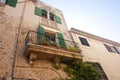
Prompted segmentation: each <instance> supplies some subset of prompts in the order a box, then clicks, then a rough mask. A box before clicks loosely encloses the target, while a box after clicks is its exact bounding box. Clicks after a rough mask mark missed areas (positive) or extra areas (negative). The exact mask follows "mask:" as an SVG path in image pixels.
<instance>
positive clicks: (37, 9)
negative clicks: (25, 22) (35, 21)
mask: <svg viewBox="0 0 120 80" xmlns="http://www.w3.org/2000/svg"><path fill="white" fill-rule="evenodd" d="M35 14H36V15H38V16H42V9H40V8H38V7H35Z"/></svg>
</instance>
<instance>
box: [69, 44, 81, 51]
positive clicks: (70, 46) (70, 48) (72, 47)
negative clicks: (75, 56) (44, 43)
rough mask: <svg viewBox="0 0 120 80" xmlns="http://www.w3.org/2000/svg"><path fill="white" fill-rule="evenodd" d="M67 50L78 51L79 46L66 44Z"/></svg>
mask: <svg viewBox="0 0 120 80" xmlns="http://www.w3.org/2000/svg"><path fill="white" fill-rule="evenodd" d="M68 50H70V51H73V52H79V51H80V49H79V48H77V47H74V46H72V45H69V46H68Z"/></svg>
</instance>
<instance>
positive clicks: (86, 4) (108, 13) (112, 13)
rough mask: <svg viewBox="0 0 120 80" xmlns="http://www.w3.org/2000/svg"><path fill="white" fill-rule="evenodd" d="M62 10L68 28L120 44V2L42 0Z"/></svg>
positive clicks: (103, 0) (114, 0)
mask: <svg viewBox="0 0 120 80" xmlns="http://www.w3.org/2000/svg"><path fill="white" fill-rule="evenodd" d="M41 1H43V2H45V3H47V4H49V5H52V6H53V7H56V8H58V9H60V10H62V12H63V15H64V17H65V20H66V23H67V27H68V29H70V28H71V27H74V28H76V29H79V30H83V31H86V32H88V33H91V34H94V35H97V36H100V37H103V38H107V39H110V40H113V41H116V42H120V37H119V36H120V0H41Z"/></svg>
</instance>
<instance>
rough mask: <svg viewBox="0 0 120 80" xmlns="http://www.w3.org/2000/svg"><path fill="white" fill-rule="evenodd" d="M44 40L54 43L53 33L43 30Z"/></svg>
mask: <svg viewBox="0 0 120 80" xmlns="http://www.w3.org/2000/svg"><path fill="white" fill-rule="evenodd" d="M45 36H46V41H49V42H50V43H55V34H53V33H50V32H45Z"/></svg>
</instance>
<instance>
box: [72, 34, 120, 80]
mask: <svg viewBox="0 0 120 80" xmlns="http://www.w3.org/2000/svg"><path fill="white" fill-rule="evenodd" d="M72 37H73V39H74V40H75V42H77V43H78V44H79V47H80V48H81V50H82V54H83V56H84V57H83V60H84V61H92V62H99V63H100V64H101V66H102V67H103V69H104V71H105V73H106V74H107V76H108V78H109V79H110V80H120V54H118V53H111V52H108V51H107V49H106V48H105V46H104V45H103V43H104V42H101V41H98V40H95V39H92V38H89V37H85V36H81V35H78V34H75V33H72ZM78 37H83V38H86V39H87V41H88V43H89V44H90V47H88V46H84V45H82V44H81V42H80V40H79V38H78ZM110 45H112V44H110ZM119 48H120V47H119Z"/></svg>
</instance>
